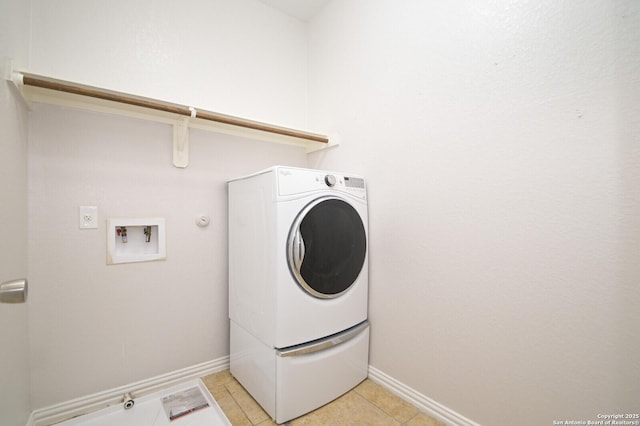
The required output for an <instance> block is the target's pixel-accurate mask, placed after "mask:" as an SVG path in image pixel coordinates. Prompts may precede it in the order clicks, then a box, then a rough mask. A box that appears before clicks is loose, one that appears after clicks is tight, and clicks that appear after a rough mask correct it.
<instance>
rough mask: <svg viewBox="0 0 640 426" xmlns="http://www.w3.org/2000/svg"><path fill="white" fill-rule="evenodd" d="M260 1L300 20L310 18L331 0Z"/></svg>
mask: <svg viewBox="0 0 640 426" xmlns="http://www.w3.org/2000/svg"><path fill="white" fill-rule="evenodd" d="M260 1H261V2H262V3H264V4H266V5H269V6H271V7H273V8H275V9H278V10H280V11H281V12H283V13H286V14H287V15H289V16H293V17H294V18H298V19H300V20H301V21H308V20H310V19H311V18H312V17H313V16H314V15H315V14H316V13H318V12H320V10H322V8H324V6H325V5H326V4H327V3H329V2H330V1H331V0H260Z"/></svg>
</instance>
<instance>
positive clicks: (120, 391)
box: [27, 356, 229, 426]
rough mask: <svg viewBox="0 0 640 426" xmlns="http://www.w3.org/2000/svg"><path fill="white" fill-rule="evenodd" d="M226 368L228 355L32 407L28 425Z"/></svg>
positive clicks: (41, 424) (67, 416) (57, 419)
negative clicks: (46, 404) (78, 396)
mask: <svg viewBox="0 0 640 426" xmlns="http://www.w3.org/2000/svg"><path fill="white" fill-rule="evenodd" d="M227 369H229V356H224V357H221V358H217V359H214V360H211V361H207V362H203V363H201V364H197V365H193V366H191V367H186V368H183V369H180V370H176V371H173V372H171V373H167V374H162V375H160V376H156V377H152V378H150V379H145V380H141V381H139V382H135V383H130V384H127V385H124V386H120V387H117V388H114V389H108V390H106V391H102V392H98V393H94V394H92V395H87V396H83V397H81V398H77V399H73V400H71V401H65V402H62V403H59V404H54V405H50V406H48V407H44V408H39V409H37V410H34V411H33V412H32V413H31V416H30V417H29V421H28V423H27V426H46V425H50V424H53V423H57V422H61V421H63V420H66V419H70V418H73V417H76V416H79V415H82V414H87V413H90V412H92V411H96V410H100V409H102V408H105V407H107V406H109V405H113V404H119V403H121V402H122V396H123V395H124V394H125V393H131V394H132V395H133V396H134V397H136V398H137V397H141V396H144V395H147V394H149V393H152V392H156V391H158V390H160V389H162V388H166V387H168V386H171V385H175V384H178V383H181V382H184V381H187V380H191V379H195V378H198V377H202V376H206V375H208V374H213V373H217V372H218V371H223V370H227Z"/></svg>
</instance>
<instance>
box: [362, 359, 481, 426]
mask: <svg viewBox="0 0 640 426" xmlns="http://www.w3.org/2000/svg"><path fill="white" fill-rule="evenodd" d="M369 378H370V379H371V380H372V381H374V382H376V383H378V384H380V385H382V386H384V387H385V388H387V389H389V390H390V391H391V392H392V393H394V394H396V395H398V396H399V397H400V398H402V399H404V400H406V401H409V402H410V403H412V404H413V405H415V406H416V407H418V408H419V409H420V411H424V412H425V413H427V414H429V415H430V416H431V417H433V418H435V419H438V420H440V421H442V422H444V423H446V424H447V425H450V426H480V424H478V423H476V422H474V421H472V420H469V419H468V418H466V417H464V416H463V415H462V414H459V413H456V412H455V411H453V410H452V409H450V408H448V407H445V406H444V405H442V404H440V403H438V402H436V401H434V400H433V399H431V398H429V397H427V396H425V395H423V394H421V393H420V392H418V391H416V390H415V389H412V388H410V387H409V386H407V385H405V384H403V383H401V382H399V381H397V380H396V379H394V378H393V377H391V376H388V375H387V374H385V373H383V372H382V371H380V370H378V369H377V368H375V367H373V366H371V365H370V366H369Z"/></svg>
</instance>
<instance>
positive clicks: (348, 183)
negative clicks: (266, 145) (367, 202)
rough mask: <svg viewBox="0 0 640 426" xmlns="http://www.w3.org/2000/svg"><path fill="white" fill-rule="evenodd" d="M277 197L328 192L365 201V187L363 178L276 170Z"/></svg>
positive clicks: (289, 169)
mask: <svg viewBox="0 0 640 426" xmlns="http://www.w3.org/2000/svg"><path fill="white" fill-rule="evenodd" d="M276 173H277V179H278V194H279V195H294V194H302V193H305V192H312V191H319V190H325V191H327V190H329V191H341V192H346V193H349V194H351V195H354V196H356V197H358V198H362V199H366V198H367V193H366V185H365V181H364V179H363V178H361V177H358V176H347V175H344V174H342V173H336V172H326V171H322V170H312V169H297V168H293V167H291V168H289V167H277V168H276Z"/></svg>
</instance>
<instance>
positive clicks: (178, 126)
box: [173, 108, 195, 169]
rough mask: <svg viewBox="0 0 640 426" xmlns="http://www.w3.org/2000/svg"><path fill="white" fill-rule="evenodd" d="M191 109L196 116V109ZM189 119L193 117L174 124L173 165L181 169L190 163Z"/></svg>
mask: <svg viewBox="0 0 640 426" xmlns="http://www.w3.org/2000/svg"><path fill="white" fill-rule="evenodd" d="M189 109H191V111H192V115H191V116H192V117H193V116H195V109H192V108H189ZM189 120H191V117H185V118H181V119H179V120H176V122H175V123H174V124H173V165H174V166H175V167H178V168H181V169H184V168H186V167H187V166H188V165H189Z"/></svg>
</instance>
